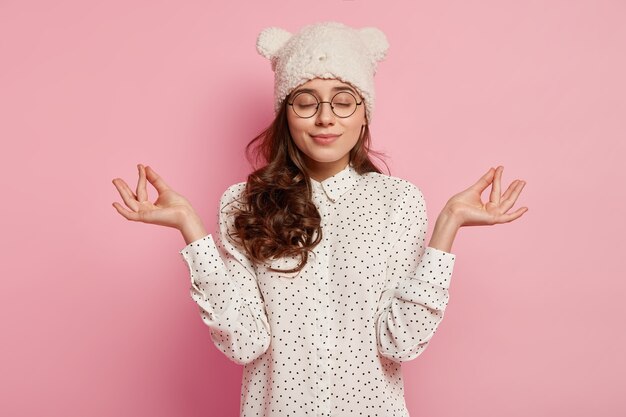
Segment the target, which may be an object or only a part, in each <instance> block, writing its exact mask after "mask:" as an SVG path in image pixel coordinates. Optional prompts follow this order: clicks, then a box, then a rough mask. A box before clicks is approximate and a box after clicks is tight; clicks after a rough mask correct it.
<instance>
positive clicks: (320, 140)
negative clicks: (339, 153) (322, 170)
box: [311, 134, 339, 145]
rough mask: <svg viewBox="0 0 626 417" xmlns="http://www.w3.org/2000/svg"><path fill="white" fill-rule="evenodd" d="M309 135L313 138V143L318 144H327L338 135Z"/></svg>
mask: <svg viewBox="0 0 626 417" xmlns="http://www.w3.org/2000/svg"><path fill="white" fill-rule="evenodd" d="M311 137H312V138H313V140H314V141H315V143H317V144H319V145H328V144H330V143H332V142H334V141H335V140H336V139H337V138H338V137H339V135H331V134H323V135H314V136H311Z"/></svg>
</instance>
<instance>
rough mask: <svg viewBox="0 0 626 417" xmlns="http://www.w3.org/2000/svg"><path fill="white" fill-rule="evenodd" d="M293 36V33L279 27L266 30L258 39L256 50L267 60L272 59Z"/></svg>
mask: <svg viewBox="0 0 626 417" xmlns="http://www.w3.org/2000/svg"><path fill="white" fill-rule="evenodd" d="M291 36H292V35H291V33H289V32H288V31H286V30H285V29H281V28H279V27H275V26H272V27H268V28H265V29H263V30H262V31H261V33H259V36H258V37H257V40H256V50H257V51H258V52H259V54H261V55H263V56H264V57H265V58H267V59H272V58H273V57H274V55H276V53H277V52H278V50H279V49H280V48H281V47H282V46H283V45H284V44H285V43H286V42H287V41H288V40H289V38H291Z"/></svg>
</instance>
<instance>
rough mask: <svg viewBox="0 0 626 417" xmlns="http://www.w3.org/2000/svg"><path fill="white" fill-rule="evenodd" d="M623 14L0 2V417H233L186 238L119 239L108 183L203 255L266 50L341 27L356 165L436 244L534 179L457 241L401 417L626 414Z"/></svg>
mask: <svg viewBox="0 0 626 417" xmlns="http://www.w3.org/2000/svg"><path fill="white" fill-rule="evenodd" d="M625 16H626V4H625V3H624V2H618V1H595V0H594V1H591V0H590V1H533V2H517V1H475V2H462V1H441V2H429V3H426V2H415V1H411V2H409V1H404V2H386V1H378V2H374V1H363V0H351V1H342V0H332V1H331V0H324V1H320V2H315V3H311V2H308V3H303V2H292V1H285V0H283V1H263V2H226V1H221V2H202V1H159V2H153V1H109V2H83V1H56V2H46V1H40V2H33V1H3V2H0V39H2V41H0V56H1V57H2V66H1V70H0V118H1V120H2V122H1V123H0V137H1V138H2V152H1V154H2V164H1V165H0V169H1V170H2V172H1V174H2V175H1V176H0V180H1V181H2V183H1V184H0V185H1V186H2V194H3V202H2V204H1V209H2V215H1V216H0V218H1V220H0V221H1V222H2V224H1V226H2V231H3V239H2V256H3V260H2V277H3V279H2V291H0V297H1V299H0V318H1V319H0V320H2V350H3V354H2V355H1V359H0V361H1V362H0V369H2V371H1V372H0V374H1V375H2V376H1V377H0V378H1V383H2V387H0V388H1V389H0V396H1V397H2V398H0V414H1V415H3V416H92V417H100V416H148V415H149V416H152V417H161V416H163V417H165V416H189V417H191V416H235V415H237V412H238V407H239V392H240V382H241V381H240V378H241V368H240V367H239V366H238V365H235V364H234V363H231V362H229V361H228V359H226V357H225V356H223V355H222V354H221V353H220V352H219V351H218V350H217V349H216V348H215V346H213V344H212V343H211V340H210V336H209V333H208V329H207V328H206V327H205V326H204V324H203V323H202V322H201V319H200V316H199V313H198V309H197V306H196V305H195V304H194V303H193V301H192V300H191V298H190V297H189V277H188V271H187V268H186V266H185V264H184V263H183V261H182V259H181V258H180V255H179V254H178V253H177V252H178V251H179V250H180V249H182V247H183V246H184V241H183V239H182V236H181V235H180V233H179V232H178V231H176V230H174V229H167V228H163V227H157V226H154V225H147V224H141V223H132V222H128V221H126V220H125V219H124V218H122V217H121V216H120V215H119V214H118V213H117V212H116V211H115V209H114V208H113V207H112V206H111V203H112V202H113V201H119V202H121V201H122V200H121V198H120V197H119V196H118V194H117V191H116V190H115V187H114V186H113V184H112V183H111V181H112V179H113V178H116V177H120V178H123V179H124V180H125V181H126V182H128V183H129V185H130V186H131V188H135V186H136V180H137V171H136V168H135V166H136V164H137V163H144V164H149V165H151V166H152V167H154V168H155V169H156V170H157V172H159V173H160V174H161V175H162V176H163V177H164V178H165V180H166V181H167V182H168V183H169V184H170V185H171V186H172V187H173V188H174V189H176V190H177V191H179V192H181V193H182V194H183V195H185V196H186V197H187V198H189V199H190V200H191V201H192V203H193V204H194V206H195V207H196V209H197V210H198V212H199V213H201V215H202V217H203V218H204V220H205V223H206V224H207V227H209V228H210V230H211V232H213V231H215V226H216V219H217V217H216V216H217V204H218V198H219V196H220V195H221V193H222V192H223V190H224V189H225V188H226V187H227V186H229V185H230V184H232V183H234V182H238V181H243V180H245V178H246V175H247V173H248V172H249V171H250V166H249V165H248V162H247V161H246V159H245V157H244V156H243V150H244V146H245V144H246V143H248V141H249V140H250V139H252V137H253V136H254V135H256V134H257V133H258V132H259V131H260V130H261V129H262V128H264V127H265V126H266V125H267V124H268V123H269V121H270V120H271V118H272V116H273V113H272V93H273V91H272V87H273V73H272V72H271V69H270V64H269V61H267V60H266V59H265V58H263V57H261V56H260V55H258V54H257V52H256V50H255V41H256V36H257V34H258V33H259V31H260V30H261V29H263V28H265V27H267V26H281V27H283V28H285V29H288V30H290V31H295V30H297V29H298V28H300V27H301V26H302V25H304V24H308V23H312V22H316V21H321V20H340V21H343V22H345V23H347V24H350V25H353V26H356V27H362V26H377V27H379V28H381V29H382V30H383V31H385V33H386V34H387V36H388V38H389V42H390V45H391V48H390V50H389V55H388V58H387V60H386V61H383V62H382V63H380V65H379V67H378V73H377V75H376V83H377V84H376V85H377V103H376V104H377V109H376V114H375V117H374V119H373V123H372V135H373V144H374V148H375V149H377V150H380V151H384V152H386V153H387V155H388V156H389V158H388V159H387V162H388V164H389V166H390V168H391V173H392V175H395V176H399V177H403V178H406V179H409V180H411V181H413V182H414V183H415V184H417V185H418V186H419V187H420V188H421V189H422V190H423V192H424V194H425V196H426V200H427V203H428V213H429V217H430V220H431V222H430V231H429V236H428V238H430V233H432V228H433V226H434V221H435V219H436V217H437V215H438V213H439V210H440V209H441V208H442V207H443V205H444V204H445V202H446V200H447V199H448V198H449V197H451V196H452V195H453V194H455V193H457V192H459V191H461V190H462V189H464V188H466V187H468V186H469V185H471V184H472V183H473V182H474V181H476V180H477V179H478V178H479V177H480V176H481V175H482V174H483V173H484V172H485V171H486V170H487V169H488V168H489V167H490V166H494V167H495V166H497V165H498V164H502V165H504V167H505V170H504V182H505V186H508V184H509V183H510V182H511V181H513V180H514V179H516V178H521V179H524V180H526V181H527V185H526V187H525V189H524V191H523V192H522V195H521V197H520V199H519V201H518V203H517V204H516V205H515V207H514V209H517V208H518V207H521V206H528V207H529V211H528V212H527V213H526V214H525V215H524V216H523V217H522V218H521V219H519V220H517V221H515V222H513V223H510V224H504V225H497V226H493V227H467V228H462V229H461V230H460V232H459V235H458V237H457V240H456V241H455V244H454V246H453V249H452V252H453V253H455V254H456V255H457V263H456V268H455V273H454V277H453V281H452V285H451V288H450V291H451V299H450V304H449V306H448V309H447V311H446V318H445V319H444V321H443V323H442V325H441V327H440V329H439V330H438V332H437V336H436V337H435V338H434V339H433V341H432V342H431V345H430V346H429V348H428V349H427V350H426V351H425V352H424V354H423V355H421V356H420V357H419V358H417V359H416V360H415V361H412V362H409V363H407V364H405V365H403V366H404V371H405V386H406V395H407V401H408V407H409V410H410V412H411V415H412V416H415V417H418V416H430V417H436V416H437V417H449V416H472V417H473V416H476V417H478V416H480V417H486V416H494V417H495V416H498V417H499V416H510V417H517V416H520V417H521V416H524V417H526V416H569V417H575V416H589V415H592V414H593V415H595V416H623V415H626V399H625V397H624V395H623V391H624V386H625V383H626V381H625V379H626V378H625V375H626V363H625V360H624V355H623V352H624V351H625V350H626V333H625V332H624V330H623V323H624V318H625V313H626V306H625V304H624V303H623V302H622V301H623V298H624V295H625V289H626V284H625V283H624V268H623V266H622V262H623V259H622V258H623V254H622V252H623V242H622V239H623V236H624V232H625V231H626V230H625V221H624V212H626V204H625V199H624V191H623V190H624V180H626V178H625V175H624V166H623V160H624V157H625V156H626V153H625V152H624V151H625V145H624V142H625V139H626V137H625V136H626V135H625V131H626V130H625V128H626V123H625V119H626V118H625V115H626V101H625V97H626V82H625V77H624V74H626V62H625V60H624V56H626V53H625V48H626V47H625V42H624V40H625V39H626V25H624V17H625ZM503 189H504V188H503ZM149 192H150V198H151V199H152V200H154V199H155V198H156V192H155V190H154V189H153V188H150V190H149ZM484 197H485V198H487V197H488V195H485V196H484Z"/></svg>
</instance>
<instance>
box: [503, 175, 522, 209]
mask: <svg viewBox="0 0 626 417" xmlns="http://www.w3.org/2000/svg"><path fill="white" fill-rule="evenodd" d="M518 183H519V180H515V181H513V182H512V183H511V184H510V185H509V188H507V189H506V191H505V192H504V194H502V197H501V198H500V204H502V202H503V201H504V200H506V199H507V198H509V197H510V196H511V193H512V192H513V190H514V189H515V187H516V186H517V185H518Z"/></svg>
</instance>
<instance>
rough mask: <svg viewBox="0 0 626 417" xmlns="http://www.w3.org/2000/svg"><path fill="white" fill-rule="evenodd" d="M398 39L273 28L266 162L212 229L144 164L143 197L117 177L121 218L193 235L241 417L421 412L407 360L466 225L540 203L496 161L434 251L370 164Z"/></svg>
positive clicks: (452, 207)
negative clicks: (390, 55) (404, 367)
mask: <svg viewBox="0 0 626 417" xmlns="http://www.w3.org/2000/svg"><path fill="white" fill-rule="evenodd" d="M387 48H388V44H387V41H386V38H385V36H384V34H383V33H382V32H381V31H380V30H378V29H376V28H371V27H370V28H362V29H353V28H350V27H347V26H345V25H342V24H340V23H336V22H324V23H318V24H315V25H310V26H306V27H304V28H302V29H301V30H300V32H298V33H297V34H293V35H292V34H291V33H289V32H287V31H284V30H282V29H279V28H267V29H265V30H263V31H262V32H261V34H260V35H259V38H258V39H257V49H258V51H259V53H261V54H262V55H263V56H265V57H267V58H268V59H270V60H271V62H272V69H273V70H274V72H275V77H276V78H275V110H276V118H275V119H274V121H273V122H272V124H271V125H270V126H269V128H268V129H266V130H265V131H264V132H263V133H261V134H260V135H259V136H257V137H256V138H255V139H254V140H253V141H252V142H251V143H250V144H249V147H248V150H250V149H251V145H252V144H253V143H256V144H257V147H256V149H255V150H256V151H257V154H258V155H260V156H262V157H263V159H264V162H265V165H263V166H262V167H261V168H259V169H256V170H255V171H254V172H252V173H251V174H250V175H249V176H248V179H247V181H246V182H240V183H237V184H234V185H232V186H230V187H229V188H228V189H227V190H226V191H225V192H224V193H223V194H222V196H221V201H220V205H219V222H218V226H219V227H218V229H219V233H218V234H216V239H215V240H214V239H213V235H211V234H209V233H208V232H207V231H206V229H205V227H204V225H203V222H202V220H201V219H200V217H199V216H198V214H197V213H196V212H195V211H194V209H193V207H192V205H191V204H190V203H189V201H187V199H185V198H184V197H183V196H181V195H180V194H178V193H176V192H175V191H174V190H173V189H172V188H171V187H170V186H168V185H167V184H166V183H165V181H164V180H163V178H161V177H160V176H159V175H158V174H157V173H156V172H155V171H154V170H153V169H152V168H150V167H144V165H141V164H139V165H138V169H139V182H138V184H137V192H136V194H133V192H132V191H131V190H130V188H129V187H128V185H126V183H125V182H124V181H123V180H121V179H115V180H113V183H114V184H115V186H116V188H117V189H118V191H119V193H120V195H121V197H122V199H123V200H124V203H125V204H126V206H127V207H128V209H126V208H124V207H122V206H121V205H120V204H118V203H113V205H114V207H115V208H116V209H117V210H118V212H119V213H120V214H121V215H122V216H124V217H125V218H126V219H128V220H133V221H141V222H146V223H153V224H158V225H163V226H169V227H175V228H177V229H178V230H180V231H181V233H182V235H183V238H184V239H185V242H186V246H185V247H184V248H183V249H182V250H181V251H180V254H181V256H182V259H183V260H184V261H185V262H186V264H187V265H188V267H189V272H190V277H191V288H190V292H191V297H192V298H193V300H194V301H195V302H196V303H197V305H198V306H199V309H200V314H201V317H202V320H203V322H204V323H205V324H206V325H207V326H208V327H209V328H210V332H211V337H212V340H213V341H214V343H215V345H216V346H217V348H218V349H219V350H220V351H222V352H223V353H224V354H225V355H227V356H228V357H229V358H230V359H231V360H233V361H235V362H237V363H239V364H243V365H244V374H243V381H242V393H241V415H242V416H272V417H273V416H314V415H315V416H398V417H399V416H408V412H407V410H406V406H405V401H404V391H403V381H402V374H401V363H402V362H404V361H409V360H412V359H414V358H416V357H417V356H419V355H420V354H421V353H422V352H423V351H424V349H425V348H426V347H427V345H428V343H429V341H430V340H431V338H432V336H433V335H434V333H435V331H436V329H437V326H438V325H439V323H440V322H441V320H442V319H443V315H444V310H445V308H446V305H447V303H448V288H449V285H450V278H451V275H452V270H453V266H454V261H455V255H453V254H452V253H450V250H451V247H452V243H453V240H454V237H455V235H456V233H457V231H458V229H459V228H460V227H463V226H468V225H493V224H498V223H506V222H510V221H513V220H515V219H517V218H519V217H520V216H521V215H522V214H523V213H524V212H525V211H526V210H527V208H525V207H523V208H520V209H518V210H517V211H515V212H513V213H508V211H509V210H510V209H511V207H512V206H513V204H514V203H515V201H516V200H517V198H518V196H519V194H520V192H521V191H522V188H523V186H524V181H519V180H516V181H514V182H513V183H512V184H511V185H510V186H509V187H508V188H507V190H506V191H505V192H504V193H503V194H502V193H501V190H500V181H501V176H502V170H503V167H501V166H499V167H498V168H497V169H495V170H494V169H493V168H490V169H489V170H488V171H487V172H486V173H485V174H484V175H483V176H482V177H481V178H480V179H478V181H477V182H476V183H474V184H473V185H472V186H470V187H469V188H467V189H465V190H464V191H462V192H460V193H458V194H456V195H454V196H453V197H452V198H450V199H449V200H448V202H447V203H446V205H445V206H444V208H443V210H442V211H441V213H440V214H439V216H438V217H437V220H436V223H435V226H434V230H433V233H432V238H431V240H430V242H429V244H428V246H425V244H424V240H425V236H426V232H427V228H428V225H427V218H426V205H425V202H424V196H423V195H422V192H421V191H420V189H419V188H418V187H417V186H415V185H413V184H412V183H411V182H409V181H407V180H404V179H401V178H397V177H393V176H390V175H385V174H382V173H381V172H380V171H379V170H378V168H377V167H376V166H375V165H374V163H373V162H372V161H371V160H370V153H371V152H372V151H370V149H369V143H370V136H369V124H370V123H371V120H372V114H373V109H374V101H375V100H374V89H373V76H374V73H375V67H376V63H377V62H378V61H380V60H382V59H383V58H384V56H385V54H386V51H387ZM146 181H148V182H150V183H151V184H152V185H153V186H154V187H155V188H156V190H157V191H158V194H159V197H158V199H157V200H156V202H155V203H154V204H153V203H151V202H150V201H148V199H147V191H146ZM489 185H491V193H490V198H489V201H487V202H485V203H483V202H482V201H481V193H482V192H483V191H484V190H485V189H486V188H487V187H489Z"/></svg>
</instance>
